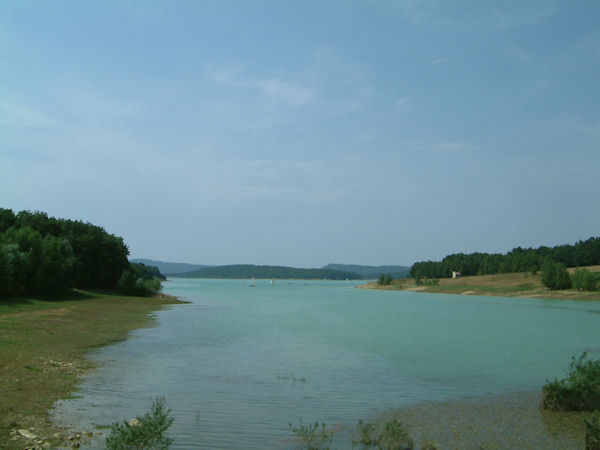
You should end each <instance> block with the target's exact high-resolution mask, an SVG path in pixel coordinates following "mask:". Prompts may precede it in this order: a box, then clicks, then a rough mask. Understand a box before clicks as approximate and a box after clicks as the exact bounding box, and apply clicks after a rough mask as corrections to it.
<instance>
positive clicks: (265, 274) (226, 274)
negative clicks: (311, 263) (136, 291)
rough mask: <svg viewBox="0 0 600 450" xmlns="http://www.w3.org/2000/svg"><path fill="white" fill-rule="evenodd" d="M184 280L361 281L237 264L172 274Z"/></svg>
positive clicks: (326, 272) (327, 272)
mask: <svg viewBox="0 0 600 450" xmlns="http://www.w3.org/2000/svg"><path fill="white" fill-rule="evenodd" d="M171 276H173V277H182V278H238V279H239V278H252V277H253V276H254V277H256V278H275V279H301V280H316V279H327V280H346V279H348V280H361V279H363V277H362V276H361V275H359V274H357V273H353V272H347V271H342V270H332V269H297V268H294V267H283V266H256V265H252V264H236V265H229V266H215V267H207V268H203V269H198V270H194V271H191V272H185V273H179V274H172V275H171Z"/></svg>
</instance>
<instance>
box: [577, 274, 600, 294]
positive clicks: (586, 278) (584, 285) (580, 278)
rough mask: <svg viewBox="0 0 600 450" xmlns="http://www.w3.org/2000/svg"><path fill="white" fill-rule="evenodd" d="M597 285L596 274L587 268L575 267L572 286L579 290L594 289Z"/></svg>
mask: <svg viewBox="0 0 600 450" xmlns="http://www.w3.org/2000/svg"><path fill="white" fill-rule="evenodd" d="M597 286H598V274H597V273H594V272H590V271H589V270H587V269H575V273H574V274H573V287H574V288H575V289H579V290H581V291H595V290H596V289H597Z"/></svg>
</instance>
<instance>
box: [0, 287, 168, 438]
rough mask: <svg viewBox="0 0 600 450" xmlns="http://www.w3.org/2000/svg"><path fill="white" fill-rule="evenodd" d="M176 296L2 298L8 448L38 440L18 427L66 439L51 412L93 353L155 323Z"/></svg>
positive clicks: (0, 396)
mask: <svg viewBox="0 0 600 450" xmlns="http://www.w3.org/2000/svg"><path fill="white" fill-rule="evenodd" d="M176 302H177V300H176V299H173V298H168V297H161V298H138V297H123V296H116V295H107V294H97V293H88V292H81V291H76V292H74V293H73V294H72V295H71V296H70V298H68V299H63V300H40V299H18V300H13V301H4V302H2V301H0V386H2V390H1V391H0V448H3V449H11V448H15V449H16V448H24V447H25V446H33V442H32V441H31V440H26V439H25V438H23V437H20V436H19V435H18V434H15V430H17V429H29V430H30V431H31V430H33V433H34V434H36V435H38V436H40V439H39V442H38V443H37V445H41V444H42V443H44V442H47V443H49V444H50V445H51V446H52V447H56V446H57V445H62V444H63V443H64V439H65V433H64V430H59V429H57V428H55V427H54V426H53V425H52V423H51V421H50V417H49V414H48V411H49V410H50V409H51V408H52V405H53V404H54V402H55V401H57V400H59V399H61V398H65V397H66V396H67V395H68V394H69V393H71V392H73V391H74V390H75V388H76V385H77V383H78V382H79V380H80V378H81V376H82V374H83V373H84V371H85V370H86V369H89V368H91V367H92V364H91V363H90V362H89V361H88V360H87V359H86V357H85V355H86V353H87V352H88V351H90V350H91V349H93V348H97V347H100V346H103V345H107V344H110V343H113V342H117V341H120V340H123V339H125V338H126V337H127V334H128V333H129V332H130V331H131V330H133V329H135V328H140V327H142V326H149V325H151V324H152V316H151V314H150V313H151V312H153V311H156V310H158V309H160V308H162V307H163V305H166V304H172V303H176Z"/></svg>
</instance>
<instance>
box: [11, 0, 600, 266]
mask: <svg viewBox="0 0 600 450" xmlns="http://www.w3.org/2000/svg"><path fill="white" fill-rule="evenodd" d="M598 17H600V2H598V1H597V0H590V1H580V0H564V1H561V0H543V1H536V0H526V1H513V0H504V1H502V0H498V1H485V2H483V1H479V0H472V1H452V2H449V1H435V0H431V1H425V0H423V1H420V0H397V1H394V0H389V1H379V0H372V1H356V0H343V1H334V0H318V1H313V0H306V1H286V0H271V1H267V0H253V1H245V0H244V1H230V0H219V1H216V0H215V1H183V0H181V1H170V2H166V1H152V0H144V1H142V0H139V1H133V0H122V1H110V0H106V1H85V2H82V1H79V0H69V1H66V0H45V1H41V0H40V1H30V0H20V1H9V0H0V207H4V208H10V209H13V210H14V211H21V210H37V211H44V212H46V213H48V215H50V216H54V217H60V218H66V219H75V220H83V221H85V222H88V221H89V222H91V223H94V224H96V225H100V226H102V227H103V228H105V229H106V230H107V231H108V232H110V233H113V234H115V235H117V236H121V237H123V239H124V240H125V243H126V244H127V245H128V247H129V250H130V254H131V255H130V256H131V257H132V258H151V259H157V260H163V261H172V262H188V263H197V264H216V265H220V264H238V263H239V264H241V263H249V264H270V265H286V266H294V267H321V266H323V265H325V264H328V263H334V262H335V263H346V264H364V265H383V264H398V265H411V264H412V263H414V262H416V261H421V260H429V259H432V260H439V259H441V258H443V257H444V256H446V255H448V254H451V253H457V252H465V253H470V252H475V251H483V252H490V253H492V252H500V253H505V252H507V251H509V250H511V249H512V248H514V247H518V246H522V247H534V248H537V247H539V246H541V245H548V246H554V245H559V244H565V243H570V244H573V243H575V242H577V241H578V240H585V239H588V238H589V237H592V236H600V208H599V205H600V24H599V22H598Z"/></svg>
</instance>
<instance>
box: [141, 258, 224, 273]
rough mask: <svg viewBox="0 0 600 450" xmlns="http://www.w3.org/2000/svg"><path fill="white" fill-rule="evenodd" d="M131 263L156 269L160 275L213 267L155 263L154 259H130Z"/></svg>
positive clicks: (163, 262)
mask: <svg viewBox="0 0 600 450" xmlns="http://www.w3.org/2000/svg"><path fill="white" fill-rule="evenodd" d="M130 261H131V262H133V263H142V264H145V265H147V266H154V267H158V270H160V273H162V274H163V275H171V274H174V273H185V272H191V271H193V270H200V269H205V268H207V267H214V266H209V265H201V264H187V263H173V262H165V261H156V260H154V259H132V260H130Z"/></svg>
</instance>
